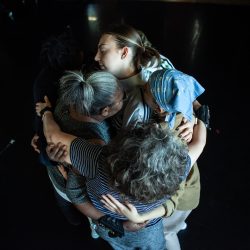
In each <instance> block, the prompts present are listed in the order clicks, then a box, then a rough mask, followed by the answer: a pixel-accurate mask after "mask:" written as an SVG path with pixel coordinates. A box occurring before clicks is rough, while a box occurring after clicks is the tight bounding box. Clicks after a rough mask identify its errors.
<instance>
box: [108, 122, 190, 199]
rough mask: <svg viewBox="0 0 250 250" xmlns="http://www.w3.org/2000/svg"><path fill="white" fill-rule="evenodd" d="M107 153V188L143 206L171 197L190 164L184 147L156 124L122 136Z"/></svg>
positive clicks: (129, 131)
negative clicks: (108, 180)
mask: <svg viewBox="0 0 250 250" xmlns="http://www.w3.org/2000/svg"><path fill="white" fill-rule="evenodd" d="M108 150H109V151H108V157H107V168H108V169H109V171H110V176H111V183H110V185H111V186H113V187H114V188H115V189H117V190H118V191H119V192H121V193H124V194H126V195H128V196H131V197H132V198H134V199H135V200H137V201H142V202H153V201H156V200H159V199H162V198H164V197H166V196H167V195H172V194H174V193H175V192H176V190H177V189H178V187H179V184H180V183H181V181H182V180H183V179H184V178H185V175H186V170H187V167H188V164H189V157H188V148H187V145H186V143H184V142H183V141H182V140H181V139H180V138H178V136H176V134H174V132H172V131H170V130H169V129H168V128H167V127H166V128H161V127H160V125H158V124H155V123H154V124H147V125H142V124H140V125H137V127H135V128H134V129H132V130H131V129H127V130H125V131H123V132H121V133H120V135H119V137H118V138H116V139H115V140H114V141H113V142H112V143H111V145H110V146H109V148H108Z"/></svg>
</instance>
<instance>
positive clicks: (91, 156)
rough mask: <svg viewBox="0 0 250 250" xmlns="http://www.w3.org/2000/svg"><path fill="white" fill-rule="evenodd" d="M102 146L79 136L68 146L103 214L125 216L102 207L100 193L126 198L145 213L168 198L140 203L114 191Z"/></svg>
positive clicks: (92, 198) (71, 156) (72, 160)
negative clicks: (110, 184)
mask: <svg viewBox="0 0 250 250" xmlns="http://www.w3.org/2000/svg"><path fill="white" fill-rule="evenodd" d="M104 148H105V146H103V147H101V146H99V145H93V144H90V143H88V142H87V141H86V140H83V139H81V138H76V139H75V140H74V141H73V142H72V143H71V146H70V159H71V162H72V164H73V165H74V167H75V168H76V169H77V170H78V171H79V172H80V173H81V174H82V175H84V176H85V177H86V179H87V183H86V185H87V191H88V195H89V198H90V199H91V202H92V203H93V205H94V206H95V207H96V208H97V209H99V210H100V211H101V212H103V213H104V214H108V215H110V216H112V217H114V218H117V219H123V220H125V219H126V217H124V216H121V215H119V214H115V213H112V212H111V211H109V210H107V209H106V208H105V207H103V205H102V203H101V202H100V199H101V195H103V194H111V195H112V196H113V197H115V198H116V199H117V200H119V201H120V202H124V200H125V199H126V200H128V201H129V202H130V203H132V204H133V205H134V206H135V207H136V208H137V211H138V213H145V212H148V211H150V210H153V209H154V208H156V207H158V206H159V205H161V204H162V203H164V202H165V201H166V200H167V199H168V198H169V196H166V197H165V198H163V199H161V200H158V201H156V202H151V203H142V202H138V201H136V200H134V199H133V198H131V197H127V196H126V197H125V196H124V195H122V194H120V193H119V192H117V191H115V190H114V189H113V188H112V187H110V186H109V183H110V179H109V174H108V172H107V169H106V167H105V166H106V164H105V159H106V157H105V156H104V154H103V153H102V151H103V149H104ZM190 162H191V160H190V158H189V161H188V163H187V169H189V168H190ZM159 220H161V218H157V219H153V220H150V222H149V223H148V224H147V226H151V225H153V224H155V223H156V222H157V221H159Z"/></svg>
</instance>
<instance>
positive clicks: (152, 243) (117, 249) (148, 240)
mask: <svg viewBox="0 0 250 250" xmlns="http://www.w3.org/2000/svg"><path fill="white" fill-rule="evenodd" d="M96 231H97V233H98V234H99V235H100V236H101V237H102V238H103V239H104V240H106V241H107V242H108V243H109V244H110V245H111V246H112V248H113V249H114V250H128V249H130V250H137V249H138V250H139V249H140V250H166V249H167V248H166V241H165V238H164V233H163V224H162V220H160V221H159V222H158V223H156V224H154V225H153V226H150V227H145V228H143V229H140V230H139V231H136V232H128V231H125V234H124V236H123V237H122V238H119V237H117V238H110V237H109V235H108V230H107V229H105V228H103V227H101V226H97V229H96Z"/></svg>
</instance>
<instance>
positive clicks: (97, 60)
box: [95, 50, 100, 62]
mask: <svg viewBox="0 0 250 250" xmlns="http://www.w3.org/2000/svg"><path fill="white" fill-rule="evenodd" d="M95 61H96V62H99V61H100V56H99V50H97V53H96V55H95Z"/></svg>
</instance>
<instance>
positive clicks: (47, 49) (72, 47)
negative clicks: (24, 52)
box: [40, 28, 83, 70]
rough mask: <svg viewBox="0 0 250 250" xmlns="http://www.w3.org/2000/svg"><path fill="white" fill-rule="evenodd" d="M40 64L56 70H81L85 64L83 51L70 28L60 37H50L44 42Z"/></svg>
mask: <svg viewBox="0 0 250 250" xmlns="http://www.w3.org/2000/svg"><path fill="white" fill-rule="evenodd" d="M40 63H41V64H42V65H47V66H49V67H51V68H52V69H55V70H74V69H80V68H81V66H82V63H83V49H82V47H81V46H80V43H79V42H78V41H77V40H76V39H75V38H74V36H73V34H72V31H71V30H70V28H67V29H66V30H65V31H64V32H63V33H61V34H60V35H57V36H56V35H54V36H50V37H49V38H48V39H46V41H44V42H43V44H42V48H41V51H40Z"/></svg>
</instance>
